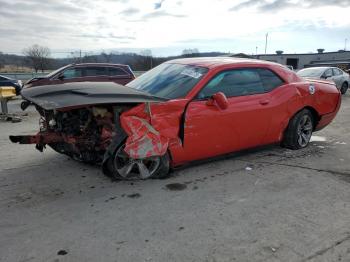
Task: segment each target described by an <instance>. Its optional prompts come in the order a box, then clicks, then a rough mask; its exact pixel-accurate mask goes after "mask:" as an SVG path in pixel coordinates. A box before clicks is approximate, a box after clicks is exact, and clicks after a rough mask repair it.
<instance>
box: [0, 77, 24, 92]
mask: <svg viewBox="0 0 350 262" xmlns="http://www.w3.org/2000/svg"><path fill="white" fill-rule="evenodd" d="M2 86H12V87H14V88H15V89H16V95H19V94H20V93H21V90H22V87H23V84H22V81H21V80H16V79H12V78H9V77H6V76H2V75H0V87H2Z"/></svg>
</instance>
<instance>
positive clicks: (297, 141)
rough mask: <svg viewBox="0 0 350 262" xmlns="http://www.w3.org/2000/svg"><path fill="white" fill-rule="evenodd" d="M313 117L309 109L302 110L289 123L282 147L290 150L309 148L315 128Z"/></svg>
mask: <svg viewBox="0 0 350 262" xmlns="http://www.w3.org/2000/svg"><path fill="white" fill-rule="evenodd" d="M313 121H314V120H313V116H312V114H311V112H310V111H309V110H307V109H303V110H301V111H300V112H299V113H297V114H296V115H295V116H293V118H292V119H291V120H290V121H289V124H288V127H287V130H286V132H285V134H284V138H283V142H282V145H283V146H285V147H287V148H290V149H294V150H295V149H301V148H305V147H307V145H308V144H309V142H310V139H311V136H312V131H313V128H314V122H313Z"/></svg>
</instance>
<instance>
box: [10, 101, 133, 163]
mask: <svg viewBox="0 0 350 262" xmlns="http://www.w3.org/2000/svg"><path fill="white" fill-rule="evenodd" d="M130 107H131V106H130V105H129V106H121V105H118V106H113V105H104V106H91V107H84V108H77V109H70V110H68V111H57V110H45V109H43V108H41V107H39V106H36V108H37V111H38V112H39V113H40V120H39V126H40V132H39V133H38V134H37V135H35V136H20V137H19V136H11V140H12V141H13V142H19V143H28V142H29V143H35V144H36V148H37V149H38V150H39V151H43V149H44V148H45V146H46V145H49V146H50V147H51V148H52V149H54V150H55V151H57V152H59V153H62V154H66V155H68V156H70V157H72V158H74V159H77V160H80V161H83V162H87V163H101V161H102V160H103V156H104V153H105V151H106V149H107V147H108V146H109V145H110V143H111V140H112V137H113V136H115V133H116V128H117V127H118V126H119V116H120V114H121V113H122V112H123V111H125V110H127V109H129V108H130ZM24 140H25V141H24Z"/></svg>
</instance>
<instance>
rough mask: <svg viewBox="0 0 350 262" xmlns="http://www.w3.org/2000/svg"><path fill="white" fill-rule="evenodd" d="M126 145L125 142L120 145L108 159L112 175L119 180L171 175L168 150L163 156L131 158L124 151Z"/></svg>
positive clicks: (156, 177) (158, 177)
mask: <svg viewBox="0 0 350 262" xmlns="http://www.w3.org/2000/svg"><path fill="white" fill-rule="evenodd" d="M124 147H125V144H122V145H121V146H120V147H118V148H117V150H116V152H115V153H114V154H113V156H112V157H111V158H110V159H109V160H108V164H107V168H108V169H109V171H110V172H109V173H110V175H111V177H113V178H115V179H117V180H130V179H150V178H152V179H164V178H167V177H168V176H169V171H170V158H169V153H168V152H167V153H166V154H165V155H163V156H155V157H150V158H145V159H131V158H130V157H129V156H128V155H127V154H126V153H125V152H124ZM144 168H146V169H147V171H146V170H145V169H144ZM142 170H143V171H142Z"/></svg>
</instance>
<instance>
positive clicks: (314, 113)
mask: <svg viewBox="0 0 350 262" xmlns="http://www.w3.org/2000/svg"><path fill="white" fill-rule="evenodd" d="M304 109H307V110H309V111H310V112H311V114H312V117H313V119H314V120H315V121H314V123H313V124H314V130H315V128H316V126H317V124H318V122H319V121H320V119H321V117H320V114H319V113H318V112H317V110H316V109H315V108H313V107H312V106H304V107H302V108H300V109H299V110H298V111H296V112H295V113H294V114H293V115H291V117H290V118H289V119H288V122H287V124H286V125H285V127H284V129H283V132H282V134H281V136H280V138H282V140H283V137H284V136H285V134H286V132H287V130H288V127H289V123H290V121H292V119H293V118H294V116H295V115H296V114H298V113H299V112H300V111H302V110H304Z"/></svg>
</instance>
